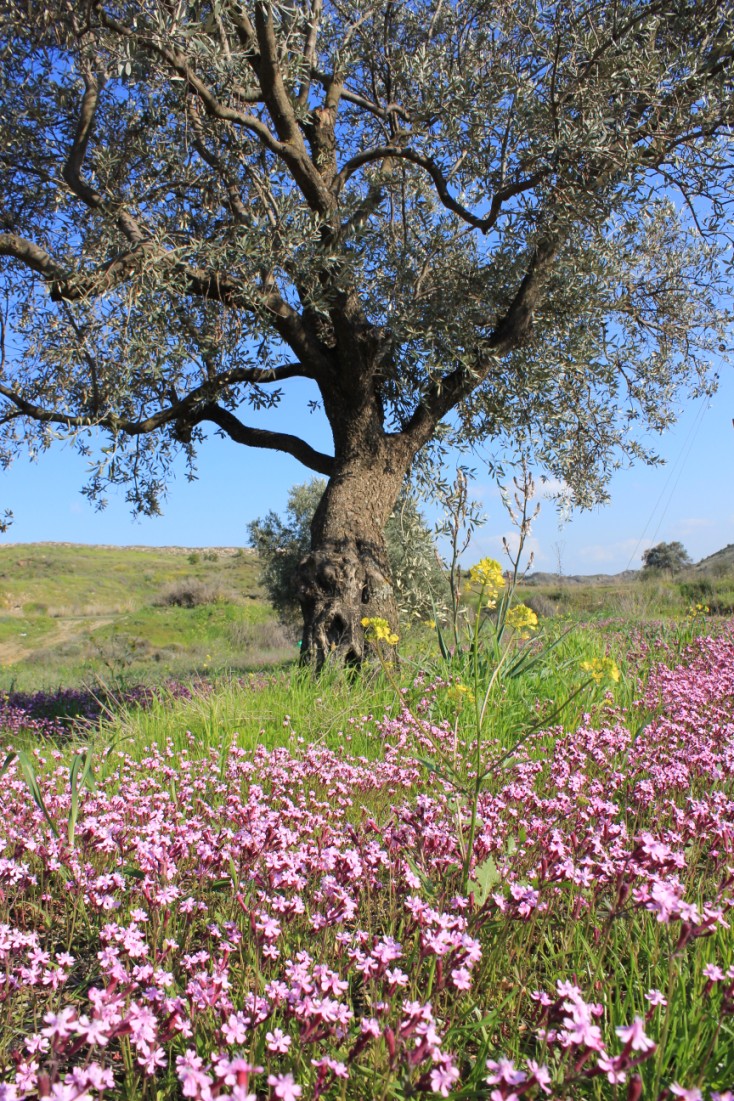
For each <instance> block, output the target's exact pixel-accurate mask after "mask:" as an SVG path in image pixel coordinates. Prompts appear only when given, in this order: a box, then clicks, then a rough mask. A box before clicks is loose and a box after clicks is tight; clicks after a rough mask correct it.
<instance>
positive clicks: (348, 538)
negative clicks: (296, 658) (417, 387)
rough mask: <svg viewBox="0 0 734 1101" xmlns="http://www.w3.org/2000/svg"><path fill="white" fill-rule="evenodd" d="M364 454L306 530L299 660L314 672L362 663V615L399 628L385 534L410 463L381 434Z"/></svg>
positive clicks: (344, 471) (340, 477) (336, 479)
mask: <svg viewBox="0 0 734 1101" xmlns="http://www.w3.org/2000/svg"><path fill="white" fill-rule="evenodd" d="M365 450H366V453H363V454H361V455H359V456H358V457H357V458H353V459H351V460H350V461H346V462H344V463H343V464H341V465H340V467H339V468H338V469H337V471H336V472H335V474H334V475H333V476H332V478H331V480H330V481H329V484H328V486H327V489H326V491H325V493H324V496H323V498H322V500H321V503H320V504H319V507H318V509H317V511H316V515H315V516H314V520H313V524H312V526H311V553H310V554H309V555H308V556H307V557H306V558H305V559H304V560H303V561H302V563H301V565H300V569H299V599H300V602H301V609H302V612H303V621H304V632H303V642H302V650H301V654H302V658H303V660H304V661H305V662H308V663H310V664H313V665H315V666H316V667H321V666H322V665H323V664H324V663H325V662H327V661H335V662H337V663H338V664H340V665H343V664H347V665H359V664H360V663H361V662H362V660H363V659H364V656H365V639H364V628H363V627H362V619H363V618H365V617H367V618H371V617H380V618H382V619H385V620H387V622H388V623H389V625H390V627H391V628H392V630H395V629H396V627H397V616H398V613H397V605H396V602H395V594H394V592H393V586H392V579H391V577H390V566H389V563H388V558H387V550H386V546H385V535H384V530H385V524H386V523H387V520H388V518H389V516H390V513H391V512H392V510H393V507H394V505H395V501H396V500H397V497H398V494H399V492H400V488H401V486H402V484H403V479H404V477H405V474H406V472H407V469H408V458H407V455H403V454H402V451H400V450H398V448H397V447H396V446H394V445H392V444H391V441H390V438H389V437H384V436H383V437H382V439H381V440H380V441H378V442H377V443H374V442H373V443H372V445H371V446H370V447H369V448H368V449H365Z"/></svg>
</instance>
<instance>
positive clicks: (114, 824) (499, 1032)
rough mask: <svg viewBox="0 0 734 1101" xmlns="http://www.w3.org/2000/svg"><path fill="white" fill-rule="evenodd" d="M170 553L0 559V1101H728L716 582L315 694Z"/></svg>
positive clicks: (726, 689)
mask: <svg viewBox="0 0 734 1101" xmlns="http://www.w3.org/2000/svg"><path fill="white" fill-rule="evenodd" d="M192 553H196V554H197V557H196V558H195V559H194V560H193V561H191V560H190V559H189V554H188V552H186V553H183V554H180V553H175V552H174V551H166V550H150V551H149V550H144V551H142V550H132V549H129V550H124V549H121V550H113V549H107V548H73V547H53V546H43V547H42V546H37V547H23V548H18V547H15V548H11V547H5V548H2V552H1V554H2V557H0V574H1V575H2V576H1V577H0V594H2V599H3V615H2V619H1V620H0V623H1V627H0V630H2V632H3V634H2V635H0V638H2V639H3V640H4V641H3V644H4V645H5V646H6V649H5V650H3V651H2V653H3V655H4V656H3V659H2V667H1V668H0V675H1V676H2V678H3V679H2V685H1V686H0V687H2V689H3V690H4V693H5V695H4V699H3V703H2V705H1V706H0V733H2V743H3V745H4V746H5V749H6V753H5V754H4V767H3V770H2V774H0V793H1V795H2V800H3V808H4V815H3V824H2V826H0V1099H2V1101H25V1099H26V1098H28V1099H36V1098H42V1097H52V1098H54V1099H57V1098H58V1099H59V1101H88V1099H89V1101H91V1099H97V1098H110V1099H114V1101H122V1099H126V1101H127V1099H133V1098H141V1099H150V1101H169V1099H170V1101H173V1099H174V1098H179V1097H187V1098H198V1099H201V1101H213V1099H220V1098H221V1099H222V1101H226V1099H229V1098H232V1099H233V1101H271V1099H274V1101H295V1099H300V1101H309V1099H311V1098H321V1097H323V1098H325V1099H327V1101H328V1099H334V1101H336V1099H342V1101H346V1099H348V1098H349V1099H352V1098H354V1099H357V1098H369V1099H375V1101H378V1099H379V1101H386V1099H388V1098H391V1099H392V1098H395V1099H401V1101H402V1099H406V1098H413V1097H416V1098H421V1097H426V1098H429V1099H430V1098H434V1097H435V1098H438V1097H450V1098H467V1099H468V1098H476V1099H487V1101H505V1099H506V1101H515V1099H516V1098H521V1097H522V1098H528V1099H533V1098H543V1097H555V1098H558V1099H577V1098H578V1099H581V1098H598V1099H603V1098H610V1099H612V1098H613V1099H618V1098H625V1099H627V1101H638V1099H639V1098H640V1097H642V1098H652V1099H655V1101H668V1099H670V1101H672V1099H673V1098H678V1097H680V1098H683V1099H684V1101H699V1099H703V1101H709V1099H711V1101H730V1099H731V1098H732V1097H734V1093H732V1090H733V1089H734V940H733V939H732V933H731V929H730V922H731V910H732V908H734V790H733V788H732V785H733V783H734V629H733V628H732V617H731V612H732V604H731V601H732V596H733V595H734V574H730V573H729V572H728V569H727V568H723V569H720V570H718V572H716V571H714V572H710V573H696V572H692V573H691V574H690V575H689V576H687V577H685V578H678V579H675V580H670V579H669V580H661V579H657V580H652V581H650V582H646V583H644V584H643V583H641V582H640V580H639V579H627V580H622V581H621V582H618V583H617V584H616V585H612V584H611V583H609V582H608V581H605V580H600V581H597V582H596V583H586V584H584V583H581V582H578V581H575V580H571V579H565V580H564V579H558V578H550V579H548V578H540V579H539V583H538V584H532V585H530V584H526V585H525V586H522V587H521V589H520V590H519V591H518V593H517V594H516V603H520V602H522V603H524V604H525V605H526V606H527V607H529V608H530V609H531V610H533V609H534V611H535V613H536V614H537V617H538V622H537V624H533V622H532V620H533V616H531V615H528V613H527V612H524V613H522V614H517V615H515V616H514V617H513V615H511V613H510V611H509V609H508V608H507V607H506V606H505V605H504V604H503V596H504V593H503V592H502V589H501V587H500V585H499V582H498V580H497V576H498V575H497V573H496V571H494V567H493V566H492V565H491V564H487V563H486V562H485V563H484V564H480V567H481V568H480V567H477V569H476V570H475V571H474V574H473V577H472V578H471V579H470V592H468V593H467V595H466V597H465V601H466V608H467V611H471V612H472V613H476V614H472V615H468V616H467V617H466V620H465V624H464V626H463V627H462V628H461V629H460V631H459V632H458V641H457V639H456V638H455V637H454V636H453V633H452V631H451V629H450V627H449V626H448V625H447V624H444V625H443V627H442V626H441V624H439V627H438V629H434V628H432V627H430V626H428V625H425V624H424V625H417V626H415V627H414V628H412V629H411V630H409V631H406V630H404V629H401V631H402V634H403V638H402V639H401V648H400V649H401V659H400V662H399V663H398V664H395V663H394V662H393V660H392V651H391V650H390V649H389V648H387V647H386V646H384V644H383V643H382V642H381V641H380V633H381V628H380V625H379V624H377V625H376V626H370V627H369V628H368V630H370V631H371V632H373V635H374V639H375V643H374V651H375V661H374V662H373V663H372V664H371V665H370V666H368V667H366V668H364V669H363V670H361V671H359V672H352V673H344V672H341V671H339V670H335V669H328V668H327V669H326V670H325V671H324V672H323V673H322V674H321V675H320V676H319V677H317V678H314V677H312V676H311V675H310V674H309V673H308V672H307V671H305V670H303V669H300V668H299V667H298V665H297V662H296V657H297V647H296V646H295V644H294V642H293V638H292V635H291V636H290V640H289V636H288V633H287V632H285V631H282V632H281V634H280V635H278V632H279V631H280V628H279V626H278V624H277V622H276V621H275V619H274V618H273V616H272V614H271V612H270V610H269V608H268V606H267V604H266V603H265V601H264V598H263V594H262V593H261V592H260V590H259V588H258V583H257V577H256V563H255V561H254V559H253V558H252V556H251V555H249V554H237V553H236V552H235V551H226V552H225V551H219V552H192ZM187 594H188V595H187ZM490 605H491V606H492V608H493V610H492V611H491V612H490V613H488V612H487V610H486V609H487V607H488V606H490ZM513 623H514V626H513ZM19 627H22V630H20V631H19V630H18V628H19ZM17 638H20V639H21V646H20V649H16V650H15V651H13V655H12V657H9V650H8V648H7V647H8V646H9V645H10V644H11V642H12V640H13V639H17ZM276 638H279V639H280V641H279V642H278V645H275V644H274V640H275V639H276ZM8 640H11V642H10V643H9V641H8ZM105 646H107V647H108V648H107V649H105ZM69 715H76V716H77V718H76V720H75V721H73V722H69V720H68V718H67V717H66V716H69ZM0 760H2V759H0Z"/></svg>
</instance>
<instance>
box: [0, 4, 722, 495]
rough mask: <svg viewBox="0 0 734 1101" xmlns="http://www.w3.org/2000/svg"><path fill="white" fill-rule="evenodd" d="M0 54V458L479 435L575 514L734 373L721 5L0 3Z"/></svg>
mask: <svg viewBox="0 0 734 1101" xmlns="http://www.w3.org/2000/svg"><path fill="white" fill-rule="evenodd" d="M0 61H1V62H2V64H1V65H0V283H1V284H2V294H3V296H4V323H3V331H2V335H3V359H2V368H1V374H0V462H2V463H3V464H8V463H9V462H10V461H11V460H12V459H13V457H14V456H15V455H17V454H18V453H20V452H30V453H31V454H36V453H38V452H40V451H42V450H44V449H45V448H47V447H48V446H49V445H50V443H51V442H52V441H53V440H54V439H56V438H58V437H60V436H61V437H66V438H71V439H73V440H75V442H76V444H77V446H78V447H79V448H80V449H81V450H82V451H83V452H85V453H89V454H92V450H91V449H92V447H93V442H94V439H95V437H94V435H93V433H94V432H95V430H97V429H101V430H102V431H103V432H104V433H105V434H106V435H107V437H108V446H107V447H106V448H105V449H104V451H103V453H102V456H101V458H99V457H98V456H95V459H94V463H93V465H92V475H91V479H90V483H89V486H88V492H89V493H90V495H91V496H93V497H95V498H96V499H98V500H100V499H103V495H104V492H105V488H106V486H107V485H109V484H110V483H112V484H120V485H123V486H124V487H125V488H126V492H127V494H128V497H129V499H130V501H131V503H132V505H133V507H134V508H136V509H139V510H142V511H145V512H155V511H156V510H157V509H158V508H159V503H160V498H161V495H162V493H163V492H164V490H165V485H166V480H167V477H168V476H169V474H170V471H171V464H172V463H173V461H174V459H175V458H176V456H177V455H178V454H179V453H181V452H183V453H184V455H185V456H186V458H187V461H188V463H189V466H190V470H191V472H192V473H193V469H194V463H195V456H196V451H197V448H198V446H199V445H200V443H201V442H202V440H203V438H204V433H205V431H206V430H207V429H208V430H214V431H217V432H220V433H224V434H225V435H226V436H228V437H230V438H231V439H232V440H234V441H235V442H238V443H242V444H245V445H247V446H254V447H264V448H276V449H280V450H283V451H286V452H287V453H289V454H291V455H293V456H294V457H295V458H297V459H298V460H299V461H301V462H302V463H304V464H305V465H306V466H307V467H309V468H311V469H312V470H314V471H316V472H317V473H319V474H321V475H324V476H327V477H331V476H333V475H334V474H335V473H338V471H339V470H340V469H342V468H343V466H344V464H345V463H349V462H351V461H352V457H353V455H354V453H355V452H356V451H359V449H360V448H361V449H364V448H365V447H367V446H368V445H369V440H370V439H371V438H374V435H375V433H376V432H378V433H384V434H385V437H386V438H388V437H389V438H393V439H399V440H400V441H402V442H403V443H404V447H403V448H402V450H401V453H400V454H401V456H403V457H404V458H405V462H406V463H408V464H409V463H412V462H413V461H414V460H415V458H416V456H418V457H419V458H420V456H423V457H424V458H426V461H427V462H429V463H431V462H432V461H433V459H434V457H435V454H436V453H437V452H440V450H441V448H443V447H446V446H448V444H449V443H452V442H453V443H459V444H463V445H467V444H472V443H473V442H475V441H479V440H483V439H486V438H488V437H489V438H491V439H493V440H498V441H500V442H502V443H503V444H505V443H506V444H507V445H508V446H509V445H511V446H516V445H520V446H521V447H522V449H523V450H524V452H525V453H527V454H529V455H531V456H534V457H535V458H536V459H537V460H538V461H539V462H541V463H542V464H543V466H544V467H545V469H546V470H547V471H549V472H550V473H552V474H553V475H555V476H557V477H560V478H563V479H564V480H565V482H566V484H567V485H568V486H569V489H570V492H571V493H572V494H573V495H574V497H575V499H576V500H577V501H578V502H580V503H582V504H589V503H591V502H593V501H594V500H598V499H600V498H601V497H603V496H604V486H605V482H606V480H607V478H608V476H609V473H610V471H611V470H612V469H613V468H614V467H615V465H617V464H618V463H619V462H620V461H623V460H624V459H625V457H641V458H644V459H648V460H653V461H654V459H655V454H654V449H652V448H651V447H650V446H649V444H648V443H646V433H647V431H648V430H649V429H650V428H652V429H653V430H660V429H662V428H664V427H665V426H666V425H667V424H668V423H669V421H670V419H671V417H672V416H673V415H674V413H675V409H676V402H677V400H678V395H679V394H680V392H681V389H682V388H685V387H689V388H692V389H693V391H694V392H695V391H696V390H705V389H707V388H710V387H711V386H712V385H713V384H714V381H715V378H714V376H715V370H716V368H717V365H718V364H719V363H720V362H726V356H727V352H728V347H729V343H730V335H729V326H730V318H731V295H730V284H731V272H730V256H731V201H732V158H731V154H732V140H731V139H732V131H731V128H732V122H734V88H733V84H732V73H733V71H734V8H733V5H732V3H731V0H612V2H610V3H606V4H598V3H596V2H592V0H565V2H561V3H542V2H541V3H537V2H532V0H531V2H528V0H499V2H496V0H493V2H492V3H489V2H488V0H411V2H410V3H395V0H339V2H338V3H334V2H332V0H207V2H204V3H200V4H191V3H187V2H185V0H85V2H84V3H82V4H78V3H74V2H72V0H43V2H41V3H39V2H38V0H12V2H11V0H2V2H0ZM293 379H305V380H307V383H308V385H310V386H311V387H312V390H313V397H312V400H313V401H316V402H318V403H320V404H322V405H323V408H324V411H325V413H326V416H327V419H328V420H329V423H330V425H331V429H332V433H333V436H334V441H333V449H332V450H331V451H330V452H329V453H326V452H320V451H318V450H316V449H315V448H313V447H312V446H311V445H310V444H309V443H308V442H307V440H305V439H304V438H302V437H300V436H295V435H292V434H290V433H288V432H278V431H273V430H264V429H261V428H258V427H256V426H255V425H254V424H253V423H252V419H251V413H252V412H253V411H257V410H258V409H261V408H274V407H277V406H278V405H279V403H280V401H281V398H282V396H283V394H284V393H285V391H286V389H287V387H288V385H289V383H290V382H291V380H293ZM432 446H433V447H434V448H435V450H434V451H431V447H432Z"/></svg>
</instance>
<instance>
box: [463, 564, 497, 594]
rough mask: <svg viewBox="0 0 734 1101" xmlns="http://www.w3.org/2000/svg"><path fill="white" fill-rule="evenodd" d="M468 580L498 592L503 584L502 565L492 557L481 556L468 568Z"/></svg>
mask: <svg viewBox="0 0 734 1101" xmlns="http://www.w3.org/2000/svg"><path fill="white" fill-rule="evenodd" d="M469 580H470V581H472V582H473V583H474V584H475V585H481V586H482V588H484V589H489V590H490V591H494V592H499V590H500V589H501V588H503V586H504V584H505V579H504V576H503V574H502V567H501V566H500V564H499V562H496V561H495V559H494V558H482V559H481V560H480V561H479V562H477V564H476V566H472V567H471V569H470V570H469Z"/></svg>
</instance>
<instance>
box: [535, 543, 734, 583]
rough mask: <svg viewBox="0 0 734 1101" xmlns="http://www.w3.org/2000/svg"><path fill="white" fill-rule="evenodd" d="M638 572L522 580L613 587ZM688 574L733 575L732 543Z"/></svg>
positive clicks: (537, 576)
mask: <svg viewBox="0 0 734 1101" xmlns="http://www.w3.org/2000/svg"><path fill="white" fill-rule="evenodd" d="M640 573H641V571H640V570H622V572H621V573H590V574H570V575H566V574H562V575H559V574H557V573H541V572H538V573H531V574H528V576H527V577H526V578H525V579H524V582H523V583H524V584H525V585H538V586H542V587H545V586H549V585H558V583H559V582H562V583H563V584H565V585H615V584H617V583H619V582H628V581H634V580H635V578H637V577H639V576H640ZM690 573H704V574H715V575H717V576H722V575H723V574H727V573H734V543H729V545H728V546H726V547H722V549H721V550H718V551H716V552H715V553H714V554H710V555H709V556H708V558H702V559H701V561H700V562H697V563H696V564H695V565H694V566H690V567H689V568H688V569H687V570H683V571H682V573H681V575H676V576H681V577H683V578H684V579H685V575H686V574H690Z"/></svg>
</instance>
